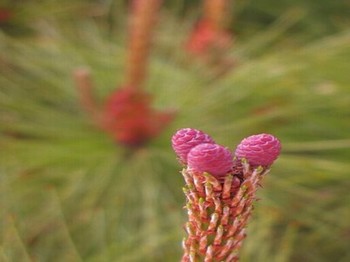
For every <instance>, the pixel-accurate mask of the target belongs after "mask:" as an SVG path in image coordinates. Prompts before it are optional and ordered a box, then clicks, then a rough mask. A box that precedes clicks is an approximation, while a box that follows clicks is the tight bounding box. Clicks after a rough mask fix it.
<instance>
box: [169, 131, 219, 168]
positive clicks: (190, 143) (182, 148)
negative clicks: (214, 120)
mask: <svg viewBox="0 0 350 262" xmlns="http://www.w3.org/2000/svg"><path fill="white" fill-rule="evenodd" d="M171 142H172V147H173V149H174V151H175V153H176V155H177V156H178V158H179V159H180V161H181V162H182V163H183V164H187V155H188V153H189V152H190V150H191V149H192V148H193V147H195V146H197V145H199V144H202V143H210V144H213V143H215V142H214V140H213V139H212V138H211V137H210V136H209V135H207V134H205V133H204V132H202V131H200V130H197V129H193V128H183V129H180V130H178V131H177V132H176V133H175V134H174V135H173V137H172V139H171Z"/></svg>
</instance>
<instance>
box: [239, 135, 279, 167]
mask: <svg viewBox="0 0 350 262" xmlns="http://www.w3.org/2000/svg"><path fill="white" fill-rule="evenodd" d="M280 152H281V143H280V141H279V140H278V139H277V138H276V137H274V136H273V135H270V134H259V135H252V136H249V137H247V138H245V139H243V140H242V142H241V143H240V144H239V145H238V146H237V148H236V151H235V156H236V157H237V158H238V159H243V158H244V159H246V160H247V161H248V163H249V164H250V165H251V166H265V167H268V166H271V165H272V163H273V162H274V161H275V160H276V159H277V157H278V156H279V154H280Z"/></svg>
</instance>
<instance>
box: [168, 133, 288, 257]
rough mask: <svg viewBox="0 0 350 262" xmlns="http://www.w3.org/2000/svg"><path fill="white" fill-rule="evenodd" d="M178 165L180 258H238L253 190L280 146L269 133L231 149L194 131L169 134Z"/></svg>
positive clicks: (257, 185) (265, 172)
mask: <svg viewBox="0 0 350 262" xmlns="http://www.w3.org/2000/svg"><path fill="white" fill-rule="evenodd" d="M172 147H173V149H174V151H175V153H176V154H177V156H178V159H179V161H180V163H181V164H182V165H184V169H183V170H182V175H183V176H184V179H185V182H186V186H185V188H184V193H185V195H186V198H187V204H186V208H187V211H188V222H187V223H186V225H185V230H186V232H187V237H186V238H185V239H184V241H183V248H184V255H183V257H182V261H183V262H185V261H191V262H193V261H206V262H209V261H238V259H239V256H238V251H239V249H240V247H241V245H242V241H243V239H244V238H245V227H246V225H247V221H248V219H249V217H250V214H251V211H252V207H253V202H254V200H255V199H256V197H255V193H256V190H257V188H258V187H259V185H260V182H261V179H262V178H263V177H264V175H266V174H267V173H268V172H269V168H270V166H271V165H272V163H273V162H274V161H275V160H276V159H277V157H278V156H279V154H280V151H281V144H280V141H279V140H278V139H277V138H275V137H274V136H272V135H270V134H259V135H253V136H250V137H248V138H245V139H243V140H242V142H241V143H240V144H239V145H238V146H237V148H236V150H235V151H234V153H232V152H231V151H230V150H229V149H228V148H227V147H223V146H221V145H218V144H216V143H215V141H214V140H213V139H212V138H211V137H210V136H209V135H207V134H205V133H203V132H202V131H200V130H196V129H192V128H184V129H181V130H179V131H177V132H176V133H175V134H174V136H173V137H172Z"/></svg>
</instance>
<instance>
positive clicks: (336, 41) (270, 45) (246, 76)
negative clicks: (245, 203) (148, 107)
mask: <svg viewBox="0 0 350 262" xmlns="http://www.w3.org/2000/svg"><path fill="white" fill-rule="evenodd" d="M164 2H165V3H164V5H163V6H162V9H161V13H160V19H159V23H158V25H157V28H156V32H155V39H154V48H153V50H152V56H151V59H150V67H149V70H148V71H149V75H148V78H147V84H146V89H147V91H148V92H150V93H151V94H152V95H153V96H154V101H153V102H154V106H155V107H156V108H160V109H163V108H173V109H176V110H177V111H178V114H177V117H176V119H175V121H174V122H173V123H172V124H171V125H170V126H169V127H168V128H167V129H166V130H165V132H163V133H162V134H161V136H159V137H158V138H157V139H155V140H153V141H152V142H151V143H150V144H149V145H147V146H146V147H144V148H142V149H141V150H137V151H136V152H132V153H131V154H130V152H126V150H125V149H124V148H122V147H120V146H119V145H116V144H115V143H114V142H113V141H112V140H111V139H110V138H109V137H108V136H107V135H106V134H104V133H103V132H101V131H100V130H98V129H97V128H96V127H95V126H94V125H93V124H92V123H91V119H90V118H89V116H88V115H87V114H86V112H85V111H84V110H83V109H82V108H81V106H80V105H79V103H78V94H77V92H76V89H75V87H74V83H73V79H72V71H73V70H74V69H76V68H77V67H81V66H84V67H88V68H90V69H91V71H92V73H93V77H94V81H95V84H96V90H95V91H96V96H97V98H98V99H99V100H100V101H103V100H104V99H105V97H106V96H107V95H108V94H109V93H110V92H111V91H113V90H114V89H115V88H116V87H117V86H118V85H120V84H121V83H122V81H123V79H124V78H123V74H124V70H125V55H126V54H125V51H126V47H127V46H126V45H127V42H126V36H127V35H126V34H127V32H126V26H127V1H117V0H115V1H113V0H108V1H107V0H105V1H104V0H100V1H93V0H90V1H87V0H86V1H83V0H70V1H68V0H62V1H54V0H41V1H30V0H27V1H24V0H23V1H20V0H17V1H13V0H12V1H2V2H1V4H0V10H1V11H2V12H0V13H1V14H2V16H1V15H0V17H2V19H1V20H0V50H1V51H0V110H1V112H0V131H1V133H0V218H1V219H0V232H1V242H0V244H1V245H0V261H11V262H12V261H179V260H180V257H181V254H182V251H181V240H182V238H183V237H184V231H183V228H182V225H183V223H184V222H185V220H186V212H185V210H183V208H182V207H183V205H184V203H185V197H184V196H183V193H182V186H183V184H184V182H183V179H182V177H181V175H180V174H179V170H180V168H181V167H180V166H179V164H178V163H177V161H176V157H175V155H174V153H173V152H172V150H171V146H170V138H171V135H172V134H173V133H174V132H175V131H176V130H177V129H179V128H182V127H194V128H199V129H202V130H204V131H206V132H207V133H209V134H211V135H212V136H213V137H214V138H215V140H216V141H217V142H219V143H221V144H225V145H227V146H229V147H230V148H232V149H234V148H235V145H237V144H238V143H239V141H240V140H241V139H242V138H243V137H245V136H249V135H251V134H254V133H259V132H268V133H272V134H274V135H276V136H277V137H279V138H280V140H281V142H282V145H283V150H282V155H281V157H280V158H279V160H278V161H276V163H275V165H274V166H273V168H272V171H271V174H270V175H269V176H268V177H266V179H265V181H264V188H263V189H262V190H260V192H259V198H260V199H261V201H259V202H257V203H256V205H255V206H256V207H255V211H254V213H253V217H252V219H251V221H250V224H249V226H248V237H247V239H246V240H245V242H244V246H243V250H242V253H241V261H243V262H244V261H247V262H251V261H257V262H260V261H261V262H265V261H269V262H275V261H276V262H282V261H307V262H308V261H318V262H320V261H339V262H340V261H343V262H345V261H350V250H349V243H350V223H349V221H350V195H349V187H350V179H349V178H350V174H349V170H350V163H349V157H350V135H349V133H350V132H349V131H350V74H349V72H350V30H349V28H350V27H349V26H350V16H348V12H349V8H350V4H349V2H348V1H345V0H337V1H326V0H319V1H308V2H306V1H302V0H295V1H291V0H284V1H276V0H266V1H245V0H239V1H238V0H237V1H232V6H231V9H230V14H231V17H228V21H229V29H230V31H231V32H232V34H233V35H234V37H235V43H234V45H233V47H232V48H231V49H230V50H229V52H228V53H227V57H229V58H230V59H232V60H233V61H235V66H234V67H233V68H232V69H231V70H230V71H228V72H226V74H225V75H223V76H221V77H217V76H216V75H215V74H214V73H213V72H212V71H211V69H210V68H208V67H206V66H204V65H203V64H201V63H200V62H198V61H197V62H195V61H189V59H188V57H187V54H186V53H185V51H184V50H183V43H184V41H185V40H186V38H187V37H188V34H189V32H190V30H191V28H192V27H193V25H194V23H195V22H196V20H197V19H198V17H199V16H200V14H201V1H185V0H181V1H170V0H168V1H164ZM4 10H5V11H6V12H7V14H8V13H10V16H9V17H8V15H7V16H5V18H6V17H7V18H6V19H4V18H3V17H4V15H3V14H4V12H3V11H4ZM6 12H5V13H6Z"/></svg>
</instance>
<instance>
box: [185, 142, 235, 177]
mask: <svg viewBox="0 0 350 262" xmlns="http://www.w3.org/2000/svg"><path fill="white" fill-rule="evenodd" d="M187 162H188V167H189V168H191V169H193V170H194V171H196V172H199V173H203V172H207V173H210V174H212V175H213V176H215V177H219V176H223V175H225V174H227V173H228V172H229V171H230V170H231V169H232V167H233V156H232V154H231V152H230V150H229V149H228V148H226V147H223V146H220V145H217V144H209V143H205V144H200V145H198V146H195V147H194V148H192V149H191V151H190V152H189V154H188V157H187Z"/></svg>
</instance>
